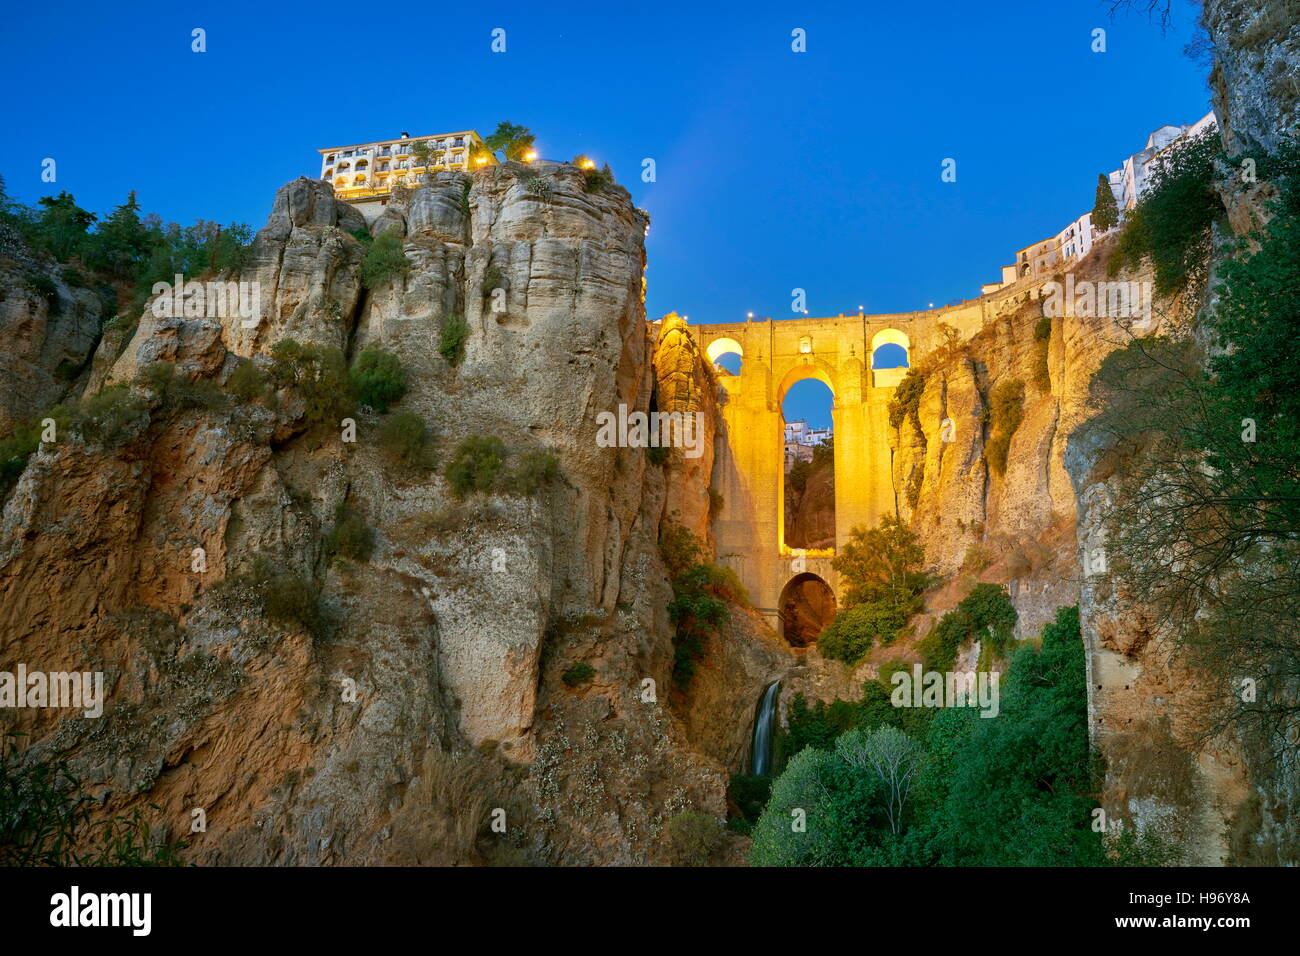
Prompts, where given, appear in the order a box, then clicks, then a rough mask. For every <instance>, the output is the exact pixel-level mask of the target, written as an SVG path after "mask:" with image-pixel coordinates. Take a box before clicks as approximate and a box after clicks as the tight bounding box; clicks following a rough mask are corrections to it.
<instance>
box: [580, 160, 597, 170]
mask: <svg viewBox="0 0 1300 956" xmlns="http://www.w3.org/2000/svg"><path fill="white" fill-rule="evenodd" d="M582 168H583V169H595V168H596V161H595V160H594V159H584V160H583V161H582Z"/></svg>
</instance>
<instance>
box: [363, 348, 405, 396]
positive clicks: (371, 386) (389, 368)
mask: <svg viewBox="0 0 1300 956" xmlns="http://www.w3.org/2000/svg"><path fill="white" fill-rule="evenodd" d="M351 381H352V393H353V394H354V395H355V396H356V398H357V400H358V401H359V402H361V404H363V405H369V406H370V407H371V408H373V409H375V410H376V411H379V412H386V411H388V406H389V405H390V404H392V403H394V402H397V401H399V400H400V399H401V397H402V396H403V395H405V394H406V372H405V371H404V370H403V369H402V363H401V362H400V361H399V360H398V358H397V356H396V355H392V354H390V353H388V352H383V351H380V350H379V349H377V348H368V349H364V350H362V352H361V354H360V355H358V356H357V359H356V361H355V362H353V363H352V374H351Z"/></svg>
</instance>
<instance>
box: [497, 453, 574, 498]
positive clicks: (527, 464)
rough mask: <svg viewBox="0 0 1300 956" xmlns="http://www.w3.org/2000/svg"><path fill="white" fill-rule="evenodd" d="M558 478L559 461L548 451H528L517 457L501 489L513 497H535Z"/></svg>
mask: <svg viewBox="0 0 1300 956" xmlns="http://www.w3.org/2000/svg"><path fill="white" fill-rule="evenodd" d="M559 477H560V460H559V459H558V458H556V457H555V455H554V454H552V453H551V452H549V451H529V452H524V454H522V455H520V456H519V460H518V461H517V462H515V465H514V467H513V468H511V470H510V472H509V474H508V475H506V477H505V478H504V480H503V481H502V483H501V484H502V487H503V488H504V490H505V491H507V492H509V493H510V494H515V495H535V494H537V492H539V491H541V490H542V489H543V488H545V487H546V486H547V485H549V484H551V483H552V482H553V481H555V480H556V479H557V478H559Z"/></svg>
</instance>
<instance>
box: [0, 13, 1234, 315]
mask: <svg viewBox="0 0 1300 956" xmlns="http://www.w3.org/2000/svg"><path fill="white" fill-rule="evenodd" d="M1174 6H1175V13H1176V17H1177V19H1176V22H1175V24H1174V26H1173V28H1172V29H1171V30H1170V31H1169V32H1168V34H1166V35H1163V36H1162V35H1161V32H1160V29H1159V28H1158V26H1157V25H1155V24H1152V23H1149V22H1148V21H1147V20H1146V19H1145V17H1142V16H1139V15H1136V14H1122V15H1121V16H1120V17H1119V18H1118V19H1117V20H1116V21H1114V22H1112V21H1111V20H1110V19H1109V18H1108V16H1107V14H1106V12H1105V7H1104V5H1103V4H1102V3H1100V2H1099V0H1023V2H1006V3H1000V4H997V5H991V4H984V3H977V2H969V0H968V2H956V0H932V2H929V3H921V4H874V3H865V4H854V5H850V4H836V5H829V4H817V3H805V2H801V3H781V4H764V5H758V4H734V5H723V4H708V5H706V4H699V3H690V4H673V3H653V4H629V5H619V4H608V5H606V4H602V5H598V6H590V5H567V6H566V5H544V6H543V5H537V4H517V5H512V4H494V5H491V6H488V7H476V6H474V5H468V4H451V5H443V4H425V5H421V4H411V5H401V6H400V7H391V6H389V7H379V6H366V7H360V6H358V7H348V6H346V5H340V4H305V3H277V4H247V3H239V2H225V3H219V4H215V3H213V4H209V3H196V4H175V3H165V4H164V3H139V4H100V3H94V4H91V3H76V4H20V5H17V6H14V7H12V8H11V9H9V10H8V11H7V13H6V21H7V22H6V27H7V29H6V30H5V31H4V32H3V34H0V73H2V74H3V76H4V79H5V80H6V85H7V88H8V89H10V91H11V94H12V95H11V96H10V98H9V102H8V103H7V104H6V110H5V113H6V116H5V122H4V140H3V143H0V173H2V174H3V175H4V176H5V178H6V180H7V182H8V188H9V191H10V193H11V194H12V195H13V196H14V197H15V198H17V199H19V200H22V201H24V202H29V203H31V202H35V200H36V199H37V198H38V197H40V196H42V195H48V194H51V193H55V192H58V191H59V190H64V189H66V190H68V191H70V192H72V193H73V194H74V195H75V196H76V198H77V201H78V203H79V204H80V205H82V206H84V207H86V208H89V209H91V210H94V211H96V212H100V213H103V212H105V211H107V210H109V209H111V208H112V207H113V206H115V205H117V204H119V203H121V202H122V201H123V199H124V198H125V196H126V193H127V191H128V190H131V189H135V190H137V191H138V196H139V200H140V202H141V204H142V206H143V207H144V209H146V210H149V211H155V212H158V213H159V214H160V215H162V216H163V217H164V218H165V219H168V220H175V221H178V222H181V223H188V222H191V221H193V220H194V219H197V218H205V219H215V220H220V221H222V222H229V221H232V220H235V221H243V222H247V223H249V224H251V225H252V226H253V227H254V228H258V227H260V226H261V225H262V224H263V222H264V221H265V219H266V215H267V213H268V212H269V210H270V205H271V200H272V198H273V197H274V194H275V190H276V189H277V188H278V187H279V186H280V185H282V184H283V183H285V182H287V181H289V180H291V179H293V178H294V177H296V176H299V175H308V176H316V175H318V174H319V169H320V167H319V159H318V156H317V153H316V149H317V148H318V147H324V146H333V145H340V144H349V143H355V142H364V141H368V140H374V139H378V138H382V137H388V136H395V135H396V134H398V133H399V132H400V131H402V130H408V131H410V132H411V133H412V134H414V135H421V134H428V133H439V132H447V131H452V130H458V129H465V128H473V129H477V130H478V131H479V132H480V133H482V134H483V135H487V134H488V133H490V132H491V131H492V129H493V128H495V126H496V124H497V123H498V122H499V121H501V120H509V121H511V122H514V123H520V124H523V125H526V126H529V127H531V128H532V129H533V131H534V132H535V133H536V134H537V137H538V140H537V146H538V150H539V152H540V153H541V155H542V157H543V158H546V159H569V158H571V157H572V156H574V155H575V154H577V153H579V152H584V153H587V154H589V155H591V156H592V157H594V158H595V159H596V160H597V161H598V162H608V163H609V164H610V165H611V166H612V167H613V170H614V174H615V176H616V178H617V179H618V181H619V182H620V183H621V184H623V185H624V186H626V187H627V188H628V189H629V190H630V191H631V193H632V196H633V199H634V200H635V202H636V203H637V204H638V205H640V206H642V207H643V208H645V209H646V210H648V211H649V213H650V216H651V219H652V225H651V229H650V235H649V238H648V240H647V246H648V258H649V267H648V272H647V278H648V300H647V310H648V312H649V314H650V315H651V316H652V317H656V316H659V315H662V314H663V313H665V312H668V311H670V310H671V311H676V312H678V313H681V314H685V315H688V316H689V317H690V320H691V322H692V323H697V322H721V321H735V320H737V319H742V318H744V316H745V313H746V312H747V311H750V310H752V311H753V312H755V314H756V315H758V316H772V317H773V318H777V319H781V318H790V317H792V316H793V313H792V312H791V308H790V306H791V290H792V289H794V288H796V287H798V288H803V289H805V290H806V291H807V304H808V311H809V314H810V315H814V316H816V315H835V314H838V313H840V312H850V311H856V309H857V308H858V306H859V305H861V306H863V307H865V309H866V311H867V312H869V313H871V312H900V311H907V310H910V309H916V308H925V307H926V306H927V305H928V304H929V303H932V302H933V303H935V304H942V303H945V302H949V301H952V300H957V299H962V298H969V297H973V296H976V295H978V294H979V286H980V283H982V282H988V281H992V280H996V279H998V278H999V275H1000V273H999V267H1000V266H1001V265H1003V264H1004V263H1006V262H1010V261H1011V254H1012V252H1013V251H1014V250H1015V249H1017V248H1020V247H1023V246H1026V245H1028V244H1030V243H1031V242H1033V241H1035V240H1038V239H1041V238H1045V237H1046V236H1048V235H1052V234H1055V233H1056V232H1058V231H1059V230H1060V229H1061V228H1063V227H1064V226H1065V225H1066V224H1067V223H1068V222H1069V221H1070V220H1071V219H1073V218H1074V217H1076V216H1078V215H1079V214H1080V213H1082V212H1084V211H1086V210H1088V209H1091V207H1092V203H1093V191H1094V189H1095V186H1096V181H1097V174H1098V173H1099V172H1106V171H1109V170H1111V169H1115V168H1118V166H1119V165H1120V163H1121V161H1122V160H1123V159H1124V157H1126V156H1127V155H1129V154H1130V153H1132V152H1135V151H1136V150H1138V149H1140V148H1141V147H1142V146H1143V144H1144V141H1145V139H1146V136H1147V134H1148V133H1149V132H1150V131H1151V130H1152V129H1154V128H1155V127H1157V126H1159V125H1161V124H1164V123H1191V122H1193V121H1195V120H1196V119H1198V118H1199V117H1201V116H1203V115H1204V114H1205V113H1206V112H1208V110H1209V93H1208V90H1207V87H1206V83H1205V72H1206V68H1205V67H1204V66H1203V65H1201V64H1198V63H1196V62H1194V61H1193V60H1191V59H1189V58H1188V57H1187V56H1185V55H1184V53H1183V46H1184V45H1185V44H1186V43H1187V42H1188V41H1189V40H1190V39H1191V37H1192V22H1191V16H1192V14H1193V12H1194V8H1193V7H1192V6H1191V5H1190V4H1186V3H1182V2H1180V0H1175V4H1174ZM195 27H202V28H203V29H205V30H206V31H207V52H206V53H193V52H191V50H190V43H191V39H190V31H191V30H192V29H193V28H195ZM498 27H499V28H503V29H505V31H506V45H507V49H506V52H505V53H493V52H492V51H491V48H490V44H491V39H492V37H491V32H492V30H493V29H494V28H498ZM1098 27H1101V28H1104V29H1105V30H1106V31H1107V37H1106V46H1107V50H1106V52H1105V53H1093V52H1091V49H1090V45H1091V43H1092V31H1093V29H1094V28H1098ZM795 28H800V29H802V30H804V31H806V36H807V52H805V53H795V52H792V50H791V42H792V40H791V31H792V30H794V29H795ZM45 157H52V158H54V159H56V160H57V163H58V181H57V182H56V183H44V182H42V181H41V179H40V172H41V161H42V159H44V158H45ZM645 158H652V159H654V160H655V165H656V174H657V178H656V181H655V182H653V183H646V182H643V181H642V179H641V171H642V161H643V159H645ZM946 158H952V159H955V160H956V164H957V165H956V171H957V181H956V182H955V183H945V182H943V181H941V178H940V173H941V164H942V162H943V160H944V159H946Z"/></svg>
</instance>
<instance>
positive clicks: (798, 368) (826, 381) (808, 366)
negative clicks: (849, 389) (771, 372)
mask: <svg viewBox="0 0 1300 956" xmlns="http://www.w3.org/2000/svg"><path fill="white" fill-rule="evenodd" d="M806 378H815V379H817V381H819V382H821V383H822V384H823V385H825V386H826V387H827V388H829V389H830V390H831V398H832V399H833V400H834V401H836V402H838V401H839V397H840V390H839V388H838V387H837V385H836V382H835V370H834V369H833V368H831V367H830V366H829V365H828V364H826V363H825V362H824V361H822V360H821V359H814V360H813V361H811V362H800V363H799V364H797V365H795V366H793V367H792V368H791V369H790V370H789V371H788V372H786V373H785V377H784V378H782V379H781V384H780V385H779V386H778V387H777V390H776V404H777V407H778V408H780V406H781V403H782V402H784V401H785V395H786V392H788V391H790V388H791V386H793V385H795V384H796V383H797V382H802V381H803V380H804V379H806Z"/></svg>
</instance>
